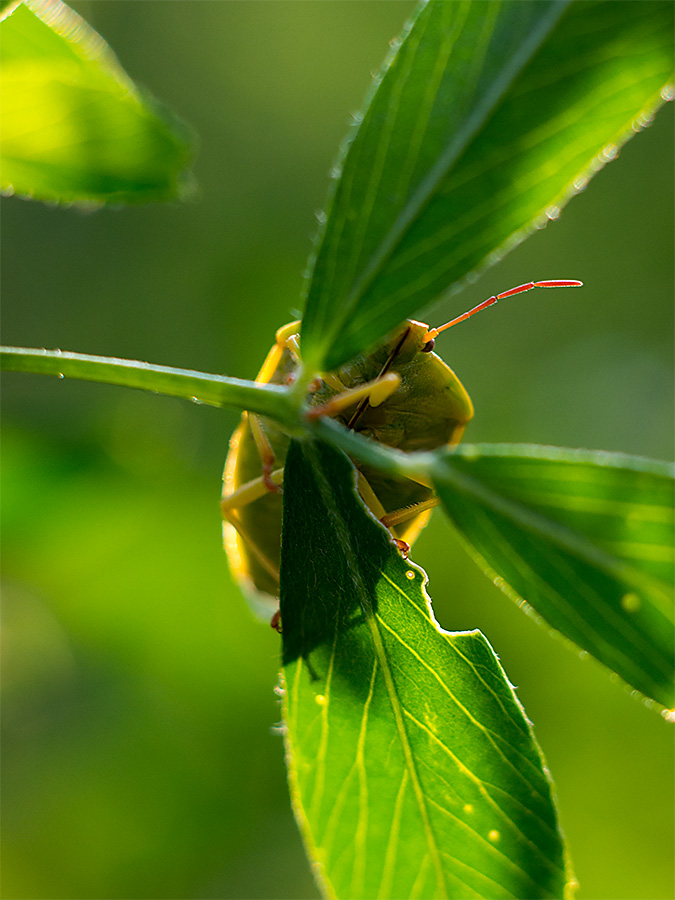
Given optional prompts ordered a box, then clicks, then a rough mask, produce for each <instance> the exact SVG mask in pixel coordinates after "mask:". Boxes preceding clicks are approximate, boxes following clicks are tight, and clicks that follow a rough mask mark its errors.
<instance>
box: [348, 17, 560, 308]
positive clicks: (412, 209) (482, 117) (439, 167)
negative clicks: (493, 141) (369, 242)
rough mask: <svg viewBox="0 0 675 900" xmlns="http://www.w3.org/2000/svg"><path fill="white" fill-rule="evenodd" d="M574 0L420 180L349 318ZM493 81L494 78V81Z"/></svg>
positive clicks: (360, 284) (355, 291)
mask: <svg viewBox="0 0 675 900" xmlns="http://www.w3.org/2000/svg"><path fill="white" fill-rule="evenodd" d="M570 2H571V0H561V2H560V3H557V4H555V6H553V7H551V9H550V10H549V12H548V14H547V15H546V16H545V17H544V19H543V20H542V22H540V23H539V25H538V26H537V27H536V28H534V30H533V31H532V32H531V33H530V35H529V36H528V38H527V40H526V41H525V42H524V43H522V44H520V45H519V47H518V48H517V50H516V52H515V53H514V55H513V56H512V57H511V60H510V61H509V63H508V64H506V65H505V66H504V68H503V69H502V71H501V73H500V78H499V79H498V80H497V86H496V87H494V88H493V89H492V90H491V91H489V92H488V94H487V96H486V97H485V98H484V100H483V102H482V103H481V104H479V105H478V107H477V108H476V109H475V111H474V112H473V113H472V114H471V115H470V116H469V118H468V119H467V121H466V123H465V124H464V126H463V128H462V129H461V130H460V132H459V133H458V134H457V135H456V137H455V138H454V139H453V140H452V141H451V142H450V144H449V145H448V146H447V148H446V150H445V151H444V152H443V153H442V154H441V156H440V157H439V159H438V161H437V162H436V163H435V164H434V166H432V168H431V170H430V171H429V173H428V174H427V175H426V177H425V178H424V179H423V180H422V181H421V182H420V184H419V186H418V187H417V188H416V190H415V191H414V192H413V194H412V195H411V197H410V198H409V199H408V201H407V202H406V203H405V205H404V207H403V209H402V210H401V211H400V213H399V214H398V216H397V217H396V219H395V221H394V223H393V225H392V227H391V228H390V230H389V231H388V232H387V234H386V235H385V237H384V239H383V240H382V242H381V243H380V245H379V247H378V248H377V249H376V250H375V252H374V253H373V254H372V255H371V260H370V262H369V263H368V265H367V266H366V268H365V269H364V271H363V273H362V274H361V275H360V276H359V277H358V278H357V279H356V281H355V283H354V286H353V287H352V289H351V291H350V292H349V294H348V296H347V299H346V302H345V304H344V316H345V318H348V317H349V315H350V314H351V313H352V312H353V310H354V308H355V306H356V305H357V304H358V302H359V299H360V298H361V297H362V296H363V294H364V293H365V291H366V289H367V288H368V287H369V285H370V284H371V283H372V282H373V280H374V279H375V277H376V276H377V275H378V274H379V272H380V271H381V270H382V269H383V267H384V265H385V263H386V262H387V261H388V260H389V259H390V258H391V256H392V255H393V253H394V250H395V248H396V247H397V246H398V244H399V243H400V241H401V239H402V238H403V236H404V235H405V233H406V232H407V230H408V229H409V227H410V225H411V223H412V222H413V221H414V220H415V219H416V218H417V217H418V216H419V214H420V212H421V211H422V209H424V207H425V206H426V205H427V204H428V203H429V202H430V200H431V199H432V197H433V195H434V193H435V191H436V189H437V188H438V185H439V184H440V182H441V181H442V180H443V178H444V177H445V176H446V174H447V172H448V171H449V169H450V167H451V166H452V165H453V163H454V162H455V161H456V160H457V159H458V158H459V156H460V155H461V153H462V152H463V151H464V150H465V149H466V147H467V146H468V144H469V143H470V141H471V140H473V139H474V138H475V136H476V135H477V134H478V132H479V131H480V129H481V127H482V126H483V125H484V123H485V121H486V119H487V118H488V116H489V113H490V112H491V111H492V110H493V109H494V107H495V106H496V104H497V103H498V102H499V100H500V99H501V97H502V96H503V95H504V94H505V93H506V92H507V91H508V89H509V88H510V87H511V85H512V83H513V81H514V80H515V78H516V77H517V76H518V74H519V73H520V72H521V71H522V69H523V68H524V67H525V66H526V64H527V63H528V62H529V61H530V59H531V57H532V55H533V53H534V51H535V50H536V49H537V48H538V47H539V46H540V45H541V43H542V42H543V41H544V39H545V38H546V37H547V35H548V34H549V33H550V31H551V30H552V28H553V27H554V25H555V24H556V22H557V21H558V20H559V18H560V17H561V16H562V15H563V13H564V12H565V11H566V9H567V7H568V6H569V4H570ZM493 84H494V82H493Z"/></svg>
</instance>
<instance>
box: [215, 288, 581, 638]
mask: <svg viewBox="0 0 675 900" xmlns="http://www.w3.org/2000/svg"><path fill="white" fill-rule="evenodd" d="M579 286H581V282H580V281H576V280H553V281H530V282H528V283H527V284H521V285H519V286H518V287H515V288H511V290H508V291H505V292H504V293H502V294H497V295H495V296H492V297H489V298H488V299H487V300H484V301H483V302H482V303H479V304H478V306H475V307H474V308H473V309H470V310H469V311H468V312H465V313H463V314H462V315H461V316H458V317H457V318H455V319H452V320H451V321H450V322H446V323H445V324H444V325H441V326H440V327H438V328H429V326H428V325H425V324H424V323H422V322H416V321H414V320H411V319H408V320H407V321H405V322H404V323H403V324H402V325H401V326H400V327H399V328H398V329H397V330H396V332H394V333H393V336H391V337H389V338H388V339H387V340H386V341H384V342H383V343H382V344H380V345H379V346H377V347H375V348H374V349H371V351H370V352H368V353H363V354H361V355H359V356H357V357H356V358H355V359H352V360H350V361H349V362H348V363H345V364H344V365H342V366H340V368H339V369H337V370H335V371H334V372H327V373H321V375H320V377H318V378H317V379H316V381H315V382H314V384H313V385H312V391H311V393H310V394H309V395H308V401H309V411H308V413H307V416H308V418H310V419H311V418H318V417H320V416H331V417H333V418H337V419H339V420H340V421H342V422H343V423H344V425H345V426H346V427H347V428H350V429H353V430H354V431H357V432H359V433H361V434H363V435H365V436H366V437H370V438H372V439H373V440H376V441H379V442H381V443H382V444H385V445H387V446H389V447H395V448H397V449H399V450H405V451H411V450H433V449H435V448H437V447H442V446H452V445H454V444H457V443H458V442H459V441H460V440H461V437H462V434H463V433H464V429H465V427H466V425H467V423H468V422H469V421H470V420H471V418H472V417H473V405H472V403H471V399H470V397H469V395H468V394H467V392H466V390H465V389H464V386H463V385H462V383H461V382H460V380H459V378H457V376H456V375H455V373H454V372H453V371H452V369H451V368H450V367H449V366H448V365H446V363H445V362H443V360H442V359H441V358H440V357H439V356H437V355H436V354H435V353H434V352H433V349H434V342H435V339H436V337H437V336H438V335H439V334H440V333H441V332H442V331H445V330H446V329H447V328H450V327H451V326H452V325H456V324H457V323H459V322H463V321H464V320H465V319H468V318H469V317H470V316H472V315H474V314H475V313H477V312H480V311H481V310H483V309H486V308H487V307H488V306H491V305H492V304H494V303H496V302H497V301H498V300H503V299H504V298H505V297H511V296H514V295H515V294H521V293H523V292H525V291H529V290H532V289H533V288H537V287H541V288H553V287H579ZM299 326H300V323H299V322H290V323H289V324H288V325H284V326H283V327H282V328H280V329H279V331H277V334H276V340H275V343H274V346H273V347H272V349H271V350H270V352H269V353H268V355H267V358H266V360H265V362H264V364H263V366H262V369H261V370H260V372H259V374H258V376H257V378H256V381H258V382H261V383H269V384H288V383H290V381H292V380H293V377H294V373H295V371H296V370H297V368H298V365H299V363H300V339H299ZM288 443H289V438H288V436H287V435H286V434H285V433H284V432H283V431H281V429H280V428H279V427H278V426H277V425H276V424H275V423H274V422H273V421H271V420H269V419H266V418H263V417H261V416H258V415H252V414H249V413H244V414H243V416H242V418H241V421H240V423H239V425H238V427H237V429H236V431H235V432H234V434H233V436H232V439H231V441H230V447H229V452H228V455H227V460H226V462H225V471H224V473H223V495H222V501H221V508H222V513H223V520H224V523H223V531H224V541H225V549H226V551H227V556H228V560H229V564H230V568H231V570H232V573H233V575H234V576H235V578H236V580H237V581H238V582H239V585H240V587H241V588H242V590H243V592H244V593H245V594H246V596H247V597H248V599H249V601H250V602H251V604H252V606H253V607H254V609H255V610H256V611H257V612H260V613H261V614H267V615H270V614H273V618H272V625H273V626H274V627H275V628H278V625H279V621H278V613H277V612H276V610H277V607H278V597H279V560H280V544H281V540H280V538H281V512H282V500H281V485H282V482H283V465H284V460H285V458H286V453H287V450H288ZM356 469H357V486H358V490H359V493H360V494H361V497H362V499H363V501H364V502H365V504H366V506H368V508H369V509H370V510H371V512H372V513H373V514H374V515H375V516H376V517H377V518H378V519H380V521H381V522H382V523H383V525H385V526H386V527H387V528H388V529H389V531H390V532H391V534H392V538H393V539H394V540H395V541H396V543H397V544H398V546H399V548H400V549H401V550H402V551H403V552H404V553H405V552H407V551H408V550H409V548H410V545H411V544H412V543H413V542H414V541H415V539H416V538H417V536H418V535H419V533H420V532H421V530H422V529H423V528H424V526H425V525H426V523H427V521H428V519H429V517H430V515H431V512H432V509H433V507H434V506H435V505H436V504H437V498H436V496H435V495H434V494H433V492H432V490H431V489H430V488H428V487H426V486H424V485H422V484H418V483H417V482H414V481H411V480H409V479H407V478H392V477H391V476H389V475H383V474H381V473H379V472H377V471H376V470H374V469H370V468H369V467H367V466H364V465H362V464H360V463H356Z"/></svg>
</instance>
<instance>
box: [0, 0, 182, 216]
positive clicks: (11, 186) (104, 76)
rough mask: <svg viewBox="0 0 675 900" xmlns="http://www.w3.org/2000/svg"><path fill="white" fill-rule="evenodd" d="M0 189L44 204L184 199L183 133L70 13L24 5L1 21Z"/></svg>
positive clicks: (41, 2)
mask: <svg viewBox="0 0 675 900" xmlns="http://www.w3.org/2000/svg"><path fill="white" fill-rule="evenodd" d="M0 42H1V50H2V56H1V57H0V59H1V66H0V75H1V77H2V109H1V118H0V125H1V131H0V134H1V144H0V162H1V164H2V181H1V187H2V190H3V192H4V193H5V194H13V193H16V194H19V195H21V196H24V197H29V198H34V199H37V200H44V201H49V202H53V201H59V202H66V203H95V204H97V203H115V204H119V203H145V202H148V201H157V200H171V199H175V198H180V197H183V196H185V194H186V193H187V192H188V191H189V189H190V179H189V177H188V175H187V174H186V172H185V168H186V166H187V165H188V163H189V161H190V158H191V156H192V151H191V148H190V143H191V138H190V135H189V132H188V130H187V128H186V126H185V125H183V124H182V123H181V122H180V121H179V120H178V119H177V118H176V117H175V116H173V115H171V114H170V113H168V112H167V111H166V110H164V109H163V108H160V106H159V105H158V103H157V102H156V101H155V100H153V99H152V98H151V97H150V96H148V95H144V94H142V93H141V91H140V90H139V89H138V88H137V87H136V86H135V85H134V83H133V82H132V81H131V80H130V78H129V77H128V76H127V74H126V73H125V72H124V70H123V69H122V67H121V66H120V64H119V62H118V61H117V59H116V58H115V56H114V55H113V53H112V51H111V50H110V48H109V47H108V45H107V44H106V43H105V41H104V40H103V39H102V38H101V37H100V36H99V35H98V34H97V33H96V32H95V31H94V30H93V29H92V28H91V27H90V26H89V25H88V24H87V23H86V22H85V21H84V20H83V19H82V18H81V17H80V16H78V15H77V14H76V13H74V12H73V11H72V10H71V9H69V8H68V7H67V6H65V5H64V4H55V3H50V2H47V0H26V2H23V3H17V4H15V5H13V6H11V7H9V8H8V9H7V10H6V11H5V13H4V14H3V17H2V20H1V21H0Z"/></svg>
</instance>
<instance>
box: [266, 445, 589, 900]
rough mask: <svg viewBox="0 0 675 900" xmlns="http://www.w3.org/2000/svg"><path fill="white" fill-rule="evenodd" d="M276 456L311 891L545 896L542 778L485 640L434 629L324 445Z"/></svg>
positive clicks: (556, 862)
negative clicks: (282, 464)
mask: <svg viewBox="0 0 675 900" xmlns="http://www.w3.org/2000/svg"><path fill="white" fill-rule="evenodd" d="M285 472H286V474H285V479H284V530H283V537H282V561H281V584H282V594H281V614H282V622H283V662H284V678H285V695H284V703H283V705H284V719H285V723H286V727H287V735H286V741H287V751H288V764H289V773H290V774H289V777H290V784H291V794H292V799H293V805H294V809H295V813H296V816H297V819H298V822H299V825H300V828H301V830H302V833H303V836H304V838H305V842H306V845H307V847H308V851H309V853H310V856H311V857H312V859H313V861H314V866H315V872H316V874H317V877H318V880H319V883H320V884H321V886H322V887H323V889H324V890H325V892H326V894H327V895H328V896H331V897H339V898H344V900H346V898H360V900H363V898H375V897H378V898H384V900H386V898H393V897H411V898H441V897H449V898H467V897H489V898H493V897H511V898H513V897H518V898H536V897H560V896H562V895H563V893H564V892H565V886H566V885H568V884H569V883H570V877H571V876H570V874H569V872H568V870H567V865H566V858H565V850H564V845H563V841H562V837H561V834H560V831H559V829H558V825H557V818H556V810H555V804H554V801H553V797H552V790H551V784H550V781H549V780H548V776H547V770H546V768H545V766H544V763H543V760H542V757H541V753H540V751H539V748H538V746H537V744H536V742H535V740H534V737H533V735H532V731H531V728H530V725H529V722H528V720H527V718H526V716H525V714H524V712H523V709H522V707H521V706H520V703H519V702H518V700H517V698H516V696H515V694H514V691H513V688H512V687H511V685H510V684H509V682H508V680H507V678H506V676H505V674H504V672H503V670H502V668H501V666H500V664H499V661H498V659H497V657H496V656H495V654H494V652H493V651H492V649H491V647H490V646H489V644H488V643H487V641H486V640H485V638H484V637H483V636H482V635H481V634H480V633H479V632H477V631H473V632H466V633H459V634H449V633H447V632H444V631H441V629H440V628H439V626H438V625H437V623H436V622H435V621H434V619H433V617H432V615H431V613H430V608H429V604H428V597H427V595H426V593H425V591H424V584H425V582H426V576H425V575H424V573H423V572H422V571H421V570H420V569H419V568H417V567H416V566H413V565H412V564H410V563H409V562H407V561H406V560H404V559H403V558H402V557H401V556H400V554H399V553H398V551H397V550H396V549H395V547H394V545H393V544H392V542H391V540H390V538H389V536H388V534H387V532H386V531H385V530H384V529H383V528H382V527H381V526H380V525H379V524H377V523H376V522H375V521H374V520H373V519H372V517H371V516H370V515H368V514H366V512H365V510H364V508H363V505H362V504H361V503H360V501H359V500H358V499H357V497H356V495H355V493H354V488H353V485H354V473H353V469H352V468H351V466H350V465H349V463H348V461H347V460H346V458H345V457H344V456H342V454H340V453H338V452H337V451H335V450H332V449H330V448H329V447H328V446H327V445H322V444H312V443H306V444H302V445H301V444H297V443H293V444H292V445H291V450H290V451H289V454H288V458H287V461H286V470H285Z"/></svg>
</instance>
